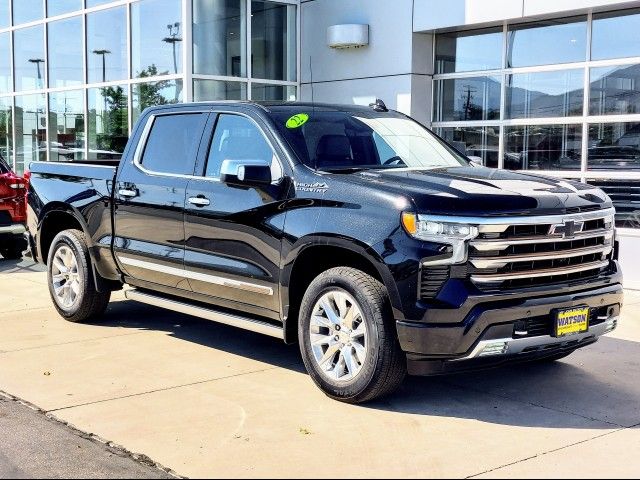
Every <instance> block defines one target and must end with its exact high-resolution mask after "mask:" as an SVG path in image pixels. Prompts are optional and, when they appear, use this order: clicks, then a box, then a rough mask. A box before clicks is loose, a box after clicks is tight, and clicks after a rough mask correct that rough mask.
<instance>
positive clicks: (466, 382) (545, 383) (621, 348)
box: [96, 301, 640, 429]
mask: <svg viewBox="0 0 640 480" xmlns="http://www.w3.org/2000/svg"><path fill="white" fill-rule="evenodd" d="M96 325H101V326H103V327H120V328H135V329H145V330H155V331H164V332H167V333H168V334H169V335H171V336H173V337H175V338H177V339H181V340H184V341H188V342H193V343H196V344H199V345H204V346H207V347H209V348H214V349H217V350H221V351H224V352H228V353H231V354H234V355H239V356H244V357H248V358H252V359H255V360H257V361H260V362H265V363H268V364H271V365H274V366H277V367H280V368H284V369H288V370H291V371H294V372H297V373H305V369H304V365H303V364H302V360H301V358H300V354H299V352H298V348H297V346H296V345H291V346H287V345H284V344H283V343H282V342H281V341H279V340H277V339H274V338H271V337H266V336H263V335H259V334H257V333H252V332H247V331H244V330H241V329H237V328H233V327H229V326H226V325H220V324H217V323H214V322H210V321H207V320H203V319H199V318H195V317H190V316H187V315H181V314H177V313H173V312H169V311H166V310H163V309H160V308H155V307H151V306H148V305H143V304H140V303H137V302H132V301H123V302H114V303H112V304H111V305H110V307H109V309H108V311H107V313H106V315H105V317H104V318H103V319H102V321H101V322H99V323H98V322H96ZM638 358H640V343H638V342H632V341H627V340H621V339H616V338H611V337H606V338H603V339H601V340H600V341H599V342H598V343H596V344H594V345H591V346H589V347H587V348H586V349H583V350H580V351H577V352H575V353H574V354H573V355H571V356H570V357H568V358H567V359H566V360H562V361H559V362H554V363H547V364H516V365H512V366H508V367H501V368H496V369H492V370H485V371H480V372H473V373H465V374H457V375H448V376H442V377H431V378H420V377H408V378H407V379H406V380H405V382H404V384H403V385H402V387H401V388H400V389H399V390H398V391H397V392H396V393H395V394H393V395H392V396H390V397H387V398H385V399H383V400H379V401H376V402H372V403H369V404H367V405H365V406H363V408H370V409H376V410H385V411H392V412H397V413H403V414H412V415H427V416H441V417H442V416H446V417H456V418H468V419H474V420H478V421H482V422H490V423H498V424H507V425H515V426H525V427H543V428H592V429H599V428H602V429H610V428H617V427H618V426H627V427H628V426H632V425H638V424H640V384H638V382H637V381H636V380H635V379H637V378H640V363H639V362H638V361H637V360H636V359H638ZM309 381H311V380H309Z"/></svg>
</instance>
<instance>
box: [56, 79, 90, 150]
mask: <svg viewBox="0 0 640 480" xmlns="http://www.w3.org/2000/svg"><path fill="white" fill-rule="evenodd" d="M84 143H85V135H84V95H83V91H82V90H73V91H67V92H55V93H50V94H49V160H50V161H52V162H62V161H73V160H82V159H84V158H85V155H84Z"/></svg>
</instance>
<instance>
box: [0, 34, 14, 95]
mask: <svg viewBox="0 0 640 480" xmlns="http://www.w3.org/2000/svg"><path fill="white" fill-rule="evenodd" d="M9 35H10V33H8V32H7V33H3V34H0V93H7V92H10V91H12V90H13V86H12V78H11V49H10V48H9Z"/></svg>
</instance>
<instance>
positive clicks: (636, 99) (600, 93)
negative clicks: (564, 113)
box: [589, 65, 640, 115]
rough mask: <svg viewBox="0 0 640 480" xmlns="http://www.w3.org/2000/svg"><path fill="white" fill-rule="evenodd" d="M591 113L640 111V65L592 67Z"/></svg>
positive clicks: (606, 113)
mask: <svg viewBox="0 0 640 480" xmlns="http://www.w3.org/2000/svg"><path fill="white" fill-rule="evenodd" d="M590 79H591V93H590V96H589V112H590V113H591V115H608V114H626V113H640V65H623V66H615V67H601V68H592V69H591V77H590Z"/></svg>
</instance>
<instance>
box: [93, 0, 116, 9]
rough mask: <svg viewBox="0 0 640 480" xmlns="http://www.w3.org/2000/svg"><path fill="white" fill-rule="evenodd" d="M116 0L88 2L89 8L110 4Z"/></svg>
mask: <svg viewBox="0 0 640 480" xmlns="http://www.w3.org/2000/svg"><path fill="white" fill-rule="evenodd" d="M113 1H114V0H87V8H91V7H97V6H98V5H102V4H104V3H110V2H113Z"/></svg>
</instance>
